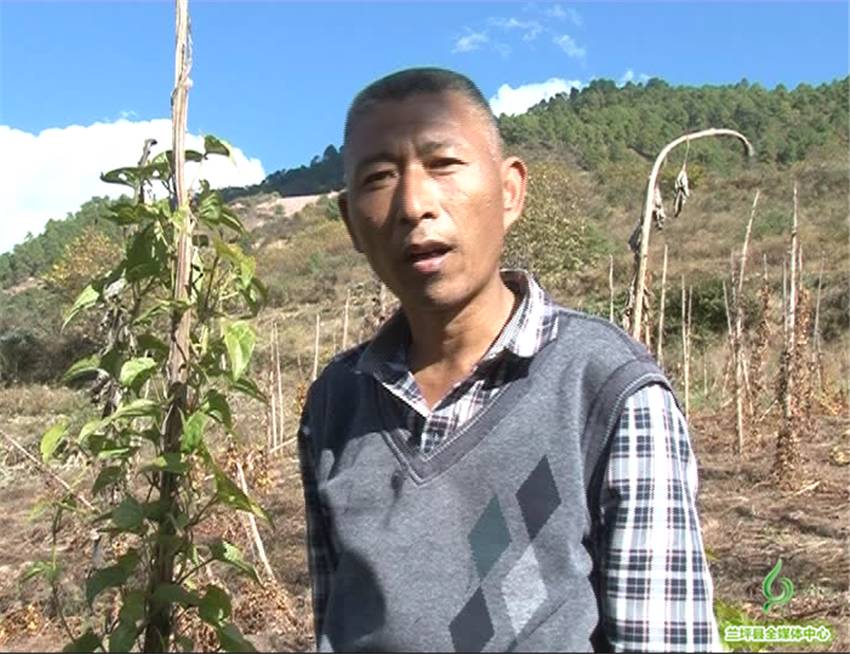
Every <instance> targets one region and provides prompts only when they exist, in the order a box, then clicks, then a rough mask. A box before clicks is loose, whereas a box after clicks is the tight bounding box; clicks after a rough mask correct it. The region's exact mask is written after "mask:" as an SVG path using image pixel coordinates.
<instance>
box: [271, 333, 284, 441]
mask: <svg viewBox="0 0 850 654" xmlns="http://www.w3.org/2000/svg"><path fill="white" fill-rule="evenodd" d="M274 367H275V373H276V382H277V384H276V385H277V411H278V419H277V439H276V440H275V447H277V445H278V444H279V443H280V441H281V440H282V439H283V434H284V431H283V430H284V427H283V424H284V423H283V421H284V419H285V418H286V409H285V405H284V403H283V376H282V375H281V374H280V340H279V338H278V331H277V323H275V325H274Z"/></svg>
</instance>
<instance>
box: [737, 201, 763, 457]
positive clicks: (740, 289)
mask: <svg viewBox="0 0 850 654" xmlns="http://www.w3.org/2000/svg"><path fill="white" fill-rule="evenodd" d="M759 194H760V190H756V195H755V197H754V198H753V206H752V209H751V210H750V219H749V220H748V221H747V230H746V232H745V234H744V243H743V245H742V246H741V256H740V260H739V267H738V279H737V282H738V283H737V288H736V289H734V292H733V294H732V299H733V301H734V311H735V335H734V337H733V338H732V347H733V350H732V351H733V356H734V358H735V435H736V437H737V440H736V451H737V453H738V455H739V456H740V455H741V454H743V452H744V405H743V384H744V375H745V374H746V370H745V368H744V351H743V348H744V302H743V295H744V275H745V274H746V266H747V248H748V247H749V245H750V233H751V232H752V228H753V219H754V218H755V215H756V207H757V206H758V202H759ZM732 282H733V283H734V282H735V270H734V266H733V268H732ZM750 407H751V409H752V398H750ZM751 413H752V411H751Z"/></svg>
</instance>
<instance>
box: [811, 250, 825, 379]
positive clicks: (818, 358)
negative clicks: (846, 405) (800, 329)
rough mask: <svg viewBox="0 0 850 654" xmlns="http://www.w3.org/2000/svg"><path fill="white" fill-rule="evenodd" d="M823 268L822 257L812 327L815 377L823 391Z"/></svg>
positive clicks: (822, 258)
mask: <svg viewBox="0 0 850 654" xmlns="http://www.w3.org/2000/svg"><path fill="white" fill-rule="evenodd" d="M823 266H824V256H823V255H821V258H820V272H819V273H818V290H817V295H816V296H815V297H816V299H815V323H814V325H813V326H812V340H813V341H814V345H815V348H814V349H815V351H814V356H815V375H816V379H817V385H818V389H819V390H820V391H823V366H822V365H821V362H822V360H823V359H822V356H823V355H822V353H821V336H820V292H821V286H822V285H823Z"/></svg>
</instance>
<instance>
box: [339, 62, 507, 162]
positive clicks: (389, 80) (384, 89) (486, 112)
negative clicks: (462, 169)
mask: <svg viewBox="0 0 850 654" xmlns="http://www.w3.org/2000/svg"><path fill="white" fill-rule="evenodd" d="M448 91H454V92H456V93H460V94H461V95H462V96H463V97H464V98H466V99H467V100H468V101H469V102H471V103H472V104H473V106H475V107H476V108H477V109H479V110H480V111H481V114H482V116H483V117H484V118H485V119H486V120H487V122H488V125H489V127H490V128H491V129H492V131H493V135H494V137H495V139H496V146H497V148H498V149H500V150H501V146H502V141H501V136H500V134H499V124H498V122H497V121H496V117H495V116H494V115H493V112H492V111H491V109H490V105H489V104H488V102H487V100H486V99H485V98H484V95H483V94H482V93H481V90H480V89H479V88H478V87H477V86H475V83H474V82H473V81H472V80H471V79H469V78H468V77H466V76H465V75H461V74H460V73H456V72H455V71H453V70H448V69H446V68H407V69H405V70H400V71H398V72H395V73H391V74H390V75H387V76H386V77H382V78H381V79H379V80H376V81H374V82H372V83H371V84H369V86H367V87H366V88H364V89H363V90H362V91H360V93H358V94H357V95H356V96H355V98H354V101H353V102H352V103H351V106H350V107H349V108H348V113H347V114H346V116H345V134H344V146H343V147H345V146H346V145H348V142H349V139H350V137H351V130H352V127H353V124H354V121H355V120H356V119H357V117H358V116H360V115H362V114H363V113H365V112H366V111H368V110H369V107H370V106H371V105H373V104H375V103H378V102H385V101H387V100H396V101H400V100H405V99H406V98H408V97H409V96H411V95H415V94H417V93H445V92H448Z"/></svg>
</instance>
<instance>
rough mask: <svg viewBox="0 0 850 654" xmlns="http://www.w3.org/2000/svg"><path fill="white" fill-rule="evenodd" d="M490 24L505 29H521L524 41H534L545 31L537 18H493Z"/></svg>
mask: <svg viewBox="0 0 850 654" xmlns="http://www.w3.org/2000/svg"><path fill="white" fill-rule="evenodd" d="M490 24H491V25H495V26H496V27H501V28H502V29H503V30H520V31H521V32H522V40H523V41H533V40H534V39H536V38H537V35H538V34H540V32H541V31H543V27H542V26H541V25H540V23H538V22H537V21H536V20H517V19H516V18H491V19H490Z"/></svg>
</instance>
